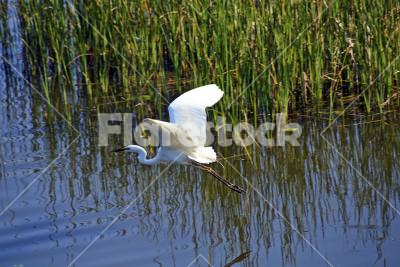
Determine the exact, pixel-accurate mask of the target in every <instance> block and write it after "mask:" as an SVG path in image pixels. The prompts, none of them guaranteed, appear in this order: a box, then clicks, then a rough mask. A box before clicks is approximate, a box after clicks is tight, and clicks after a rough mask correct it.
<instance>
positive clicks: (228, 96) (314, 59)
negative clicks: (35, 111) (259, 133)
mask: <svg viewBox="0 0 400 267" xmlns="http://www.w3.org/2000/svg"><path fill="white" fill-rule="evenodd" d="M192 3H193V5H195V6H197V7H198V8H199V9H201V7H203V6H207V5H208V1H199V0H197V1H193V2H192ZM329 4H330V1H329V2H327V1H319V0H318V1H300V0H292V1H254V0H251V1H245V0H243V1H230V0H229V1H228V0H218V1H215V2H214V3H213V4H212V6H211V7H209V9H207V11H205V12H204V13H203V14H201V15H200V14H199V13H197V12H196V11H195V10H194V9H193V8H192V7H191V6H190V5H189V4H188V3H187V2H186V1H185V0H171V1H122V0H116V1H99V0H96V1H74V2H73V5H74V6H75V8H76V9H78V10H79V12H80V13H81V14H82V15H83V16H84V17H85V18H87V19H88V21H89V22H90V23H91V24H92V25H93V26H94V28H96V29H97V30H98V31H99V32H100V33H101V34H102V35H103V36H104V37H105V38H106V39H107V40H108V41H109V42H110V43H111V44H112V45H113V46H114V47H115V49H116V50H117V51H119V52H120V53H121V54H122V55H123V57H125V59H126V60H127V61H125V59H124V58H123V57H122V56H121V55H120V54H119V53H118V52H116V51H115V50H114V49H113V48H112V47H111V46H110V45H109V44H108V43H107V41H106V40H105V39H103V38H102V36H100V34H99V33H97V32H96V30H95V29H94V28H92V27H91V26H90V25H89V24H88V23H87V22H86V21H85V20H84V19H83V18H82V17H81V16H80V15H78V13H77V12H75V11H74V10H73V9H72V8H71V6H70V5H69V4H68V3H67V2H65V1H54V0H48V1H38V0H31V1H17V2H15V1H3V2H2V3H1V4H0V6H1V8H0V10H1V11H2V14H1V19H2V23H1V25H3V26H2V27H1V28H0V29H1V30H2V32H1V36H4V38H2V39H3V50H6V49H7V48H8V47H9V43H7V29H6V28H7V22H6V20H7V19H8V15H7V10H8V9H9V7H8V6H9V5H14V7H15V8H16V10H17V14H18V19H19V21H20V29H19V30H20V34H21V38H22V40H23V51H24V59H25V60H26V63H27V66H29V67H28V70H27V71H28V72H29V73H30V75H29V76H30V77H31V78H32V79H36V81H35V83H36V84H38V85H39V86H38V87H39V88H41V90H42V91H43V92H44V94H45V95H46V97H48V98H49V99H50V98H55V99H56V100H53V102H54V101H55V102H57V101H58V102H59V103H56V104H59V105H64V106H65V109H66V110H68V109H72V107H70V106H69V105H70V104H72V103H75V102H77V101H78V100H77V98H79V97H82V95H83V96H85V97H87V98H88V99H89V100H88V101H95V100H96V99H99V98H104V97H111V98H112V99H115V101H117V100H119V99H130V100H132V101H133V102H135V103H140V102H143V103H149V104H151V105H152V108H153V109H156V108H155V107H158V109H157V112H159V113H161V112H162V111H163V110H164V107H165V106H166V105H167V103H166V101H164V100H163V99H162V98H161V97H160V96H159V95H158V93H157V92H155V90H153V88H152V87H151V86H150V85H149V84H148V83H147V82H146V81H145V79H143V77H145V78H146V79H147V80H148V81H150V83H151V84H152V85H153V86H154V87H155V88H157V90H159V91H160V92H161V94H162V95H163V96H164V97H165V98H166V99H168V100H170V101H171V100H173V98H174V96H176V95H177V94H178V93H180V92H182V91H185V90H188V89H190V88H193V87H196V86H200V85H204V84H208V83H217V84H218V85H219V86H220V87H221V88H222V89H223V90H224V92H225V97H224V98H223V100H222V101H221V103H220V105H221V106H220V108H219V110H221V112H223V110H224V108H225V107H227V106H228V105H229V104H230V103H231V102H232V101H233V100H234V99H235V98H236V97H237V96H238V95H239V94H240V93H241V92H243V91H244V90H245V88H247V87H248V89H247V90H246V91H245V92H244V93H243V95H242V96H241V97H239V98H238V99H237V101H236V102H235V103H233V104H232V105H231V106H230V107H229V109H228V110H227V111H226V113H229V114H230V115H231V116H232V118H239V117H243V116H254V117H255V116H258V114H271V113H272V114H273V113H276V112H282V111H283V112H293V111H297V110H300V109H304V108H308V107H328V108H330V109H331V110H340V109H343V108H344V107H345V106H347V105H348V104H349V103H350V102H351V101H353V100H354V99H355V98H356V97H357V96H358V95H359V94H360V93H361V92H362V91H363V90H364V89H365V88H366V87H367V86H368V85H369V84H370V83H371V82H372V81H373V80H374V79H375V78H376V77H377V76H378V75H379V74H380V73H381V72H382V71H383V70H384V69H385V68H386V67H387V66H388V65H389V64H390V62H391V61H393V60H394V59H395V58H396V57H397V56H398V55H400V3H399V2H398V1H391V0H389V1H351V0H336V1H335V2H334V3H333V4H332V5H331V6H330V7H329V8H328V9H327V11H326V12H324V13H323V14H322V15H321V17H320V18H319V19H317V20H316V21H315V23H313V24H312V25H311V26H310V27H309V28H308V29H307V30H305V31H304V33H303V34H302V35H301V36H300V37H299V38H298V39H297V40H295V38H296V37H297V36H298V35H299V34H300V33H301V32H302V31H303V30H304V29H306V27H307V26H308V25H309V24H310V23H311V22H312V21H313V20H314V19H315V18H316V17H318V15H319V14H321V12H323V10H324V9H325V8H326V7H327V5H329ZM294 40H295V41H294ZM292 41H294V42H293V44H292V46H291V47H289V48H288V49H287V50H285V49H286V47H287V46H288V45H289V44H290V43H291V42H292ZM283 51H284V52H283ZM282 52H283V53H282ZM281 53H282V55H281V56H280V57H279V58H278V59H277V60H276V61H274V62H273V60H274V59H276V58H277V57H278V56H279V55H280V54H281ZM271 62H273V63H272V64H271V65H270V63H271ZM129 63H130V64H132V66H134V67H135V68H136V69H137V71H138V72H140V74H141V75H143V77H141V75H139V73H138V72H136V71H135V69H134V68H132V66H130V64H129ZM269 65H270V66H269ZM268 66H269V68H268V69H266V68H267V67H268ZM264 70H265V72H263V71H264ZM399 72H400V60H398V61H396V62H395V63H394V64H393V65H392V66H391V67H390V68H389V69H388V70H387V71H386V72H385V73H384V74H383V75H382V77H381V78H380V79H378V80H377V81H376V82H375V84H374V85H373V86H371V87H370V88H369V89H368V90H367V91H366V92H365V93H364V94H363V95H362V96H361V97H360V98H359V99H358V100H357V104H358V106H360V107H361V108H363V109H365V110H366V111H371V110H372V109H374V110H375V109H378V110H382V109H386V108H388V107H390V106H396V107H398V106H399V105H400V97H399V77H400V74H399ZM261 73H262V75H260V74H261ZM259 75H260V76H259ZM258 76H259V78H258V79H257V80H255V79H256V78H257V77H258ZM254 80H255V81H254ZM253 81H254V83H253ZM250 84H251V86H249V85H250Z"/></svg>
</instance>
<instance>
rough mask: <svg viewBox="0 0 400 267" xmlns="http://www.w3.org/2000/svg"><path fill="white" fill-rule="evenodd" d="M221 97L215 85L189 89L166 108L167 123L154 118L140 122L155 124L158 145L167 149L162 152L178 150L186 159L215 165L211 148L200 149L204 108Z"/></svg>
mask: <svg viewBox="0 0 400 267" xmlns="http://www.w3.org/2000/svg"><path fill="white" fill-rule="evenodd" d="M223 94H224V92H222V91H221V90H220V89H219V88H218V86H216V85H215V84H211V85H206V86H202V87H199V88H196V89H193V90H190V91H188V92H186V93H184V94H183V95H181V96H179V97H178V98H177V99H175V100H174V101H173V102H172V103H171V104H170V105H169V107H168V111H169V116H170V122H165V121H159V120H154V119H145V120H144V122H146V123H149V124H151V125H157V126H158V127H159V129H161V132H162V134H161V136H162V138H160V139H159V140H160V143H161V146H162V147H164V148H168V149H169V150H168V149H166V150H165V151H172V150H173V151H182V152H184V154H185V155H186V156H187V157H188V158H189V159H191V160H194V161H197V162H199V163H211V162H215V161H216V160H217V155H216V153H215V151H214V149H213V148H212V147H204V144H205V143H206V127H207V114H206V108H207V107H211V106H212V105H214V104H215V103H217V102H218V101H219V100H220V99H221V97H222V95H223ZM165 137H167V138H168V139H165ZM166 142H168V143H166Z"/></svg>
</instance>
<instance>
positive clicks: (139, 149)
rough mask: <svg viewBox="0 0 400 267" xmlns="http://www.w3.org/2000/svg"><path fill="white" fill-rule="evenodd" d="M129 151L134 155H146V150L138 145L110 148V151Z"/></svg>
mask: <svg viewBox="0 0 400 267" xmlns="http://www.w3.org/2000/svg"><path fill="white" fill-rule="evenodd" d="M123 151H125V152H131V153H133V154H134V155H135V156H139V157H146V150H144V148H142V147H140V146H135V145H130V146H125V147H122V148H117V149H114V150H112V152H123Z"/></svg>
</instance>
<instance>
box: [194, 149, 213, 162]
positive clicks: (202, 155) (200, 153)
mask: <svg viewBox="0 0 400 267" xmlns="http://www.w3.org/2000/svg"><path fill="white" fill-rule="evenodd" d="M188 157H189V158H190V159H192V160H194V161H197V162H199V163H205V164H208V163H212V162H215V161H217V154H216V153H215V151H214V149H213V148H212V147H198V148H196V149H195V150H194V151H193V153H190V155H188Z"/></svg>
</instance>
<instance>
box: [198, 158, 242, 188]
mask: <svg viewBox="0 0 400 267" xmlns="http://www.w3.org/2000/svg"><path fill="white" fill-rule="evenodd" d="M191 165H192V166H193V167H196V168H199V169H201V170H203V171H205V172H207V173H209V174H211V175H212V176H214V177H215V178H217V179H218V181H220V182H221V183H223V184H224V185H225V186H227V187H228V188H229V189H231V190H233V191H235V192H238V193H243V192H246V191H245V190H244V189H243V188H241V187H240V186H237V185H235V184H233V183H231V182H229V181H228V180H226V179H225V178H224V177H222V176H221V175H219V174H218V173H217V172H216V171H214V170H213V169H212V168H211V167H209V166H206V165H204V164H201V163H198V162H191Z"/></svg>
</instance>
